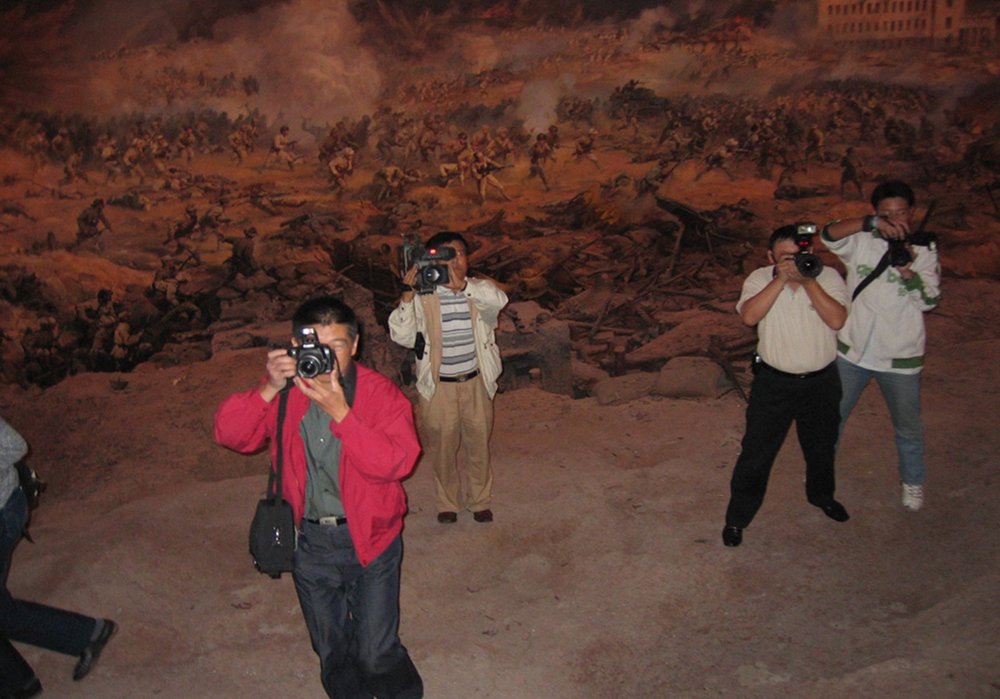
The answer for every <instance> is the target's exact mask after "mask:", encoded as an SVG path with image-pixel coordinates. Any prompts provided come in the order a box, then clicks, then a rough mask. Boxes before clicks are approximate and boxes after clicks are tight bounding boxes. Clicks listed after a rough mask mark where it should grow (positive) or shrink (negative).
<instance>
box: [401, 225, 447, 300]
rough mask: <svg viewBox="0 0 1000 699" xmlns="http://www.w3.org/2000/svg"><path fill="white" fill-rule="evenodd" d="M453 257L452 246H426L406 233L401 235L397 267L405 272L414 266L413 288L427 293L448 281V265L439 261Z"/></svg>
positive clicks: (421, 292)
mask: <svg viewBox="0 0 1000 699" xmlns="http://www.w3.org/2000/svg"><path fill="white" fill-rule="evenodd" d="M454 257H455V249H454V248H452V247H441V248H426V247H424V246H423V244H422V243H421V242H420V241H419V240H418V239H417V238H416V236H415V235H414V234H408V235H404V236H403V244H402V245H401V246H400V248H399V269H400V270H401V271H402V272H404V273H405V272H406V271H407V270H408V269H410V267H416V268H417V281H416V283H415V284H414V285H413V288H414V290H415V291H416V292H417V293H418V294H429V293H431V292H432V291H434V287H436V286H437V285H438V284H447V283H448V266H447V265H443V264H439V263H440V262H443V261H446V260H451V259H453V258H454Z"/></svg>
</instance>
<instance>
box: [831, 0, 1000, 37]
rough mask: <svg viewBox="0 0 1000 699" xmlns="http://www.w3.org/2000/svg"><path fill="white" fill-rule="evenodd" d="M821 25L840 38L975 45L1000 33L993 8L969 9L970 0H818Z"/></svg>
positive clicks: (832, 35)
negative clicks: (973, 11) (975, 11)
mask: <svg viewBox="0 0 1000 699" xmlns="http://www.w3.org/2000/svg"><path fill="white" fill-rule="evenodd" d="M818 4H819V17H818V19H819V28H820V31H822V32H823V33H824V34H826V35H827V36H828V37H829V38H830V39H832V40H833V41H835V42H837V43H861V44H866V45H870V46H876V47H877V46H881V47H888V46H904V45H909V44H915V45H923V46H935V47H948V46H950V47H955V48H963V47H964V48H972V47H976V46H985V45H987V44H990V43H993V42H994V41H996V39H997V23H998V18H997V17H996V15H995V13H988V14H970V13H969V12H968V8H967V3H966V0H878V1H877V2H843V0H819V3H818Z"/></svg>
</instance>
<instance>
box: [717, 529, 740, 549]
mask: <svg viewBox="0 0 1000 699" xmlns="http://www.w3.org/2000/svg"><path fill="white" fill-rule="evenodd" d="M722 543H724V544H725V545H726V546H739V545H740V544H742V543H743V530H742V529H740V528H739V527H731V526H726V527H725V528H724V529H723V530H722Z"/></svg>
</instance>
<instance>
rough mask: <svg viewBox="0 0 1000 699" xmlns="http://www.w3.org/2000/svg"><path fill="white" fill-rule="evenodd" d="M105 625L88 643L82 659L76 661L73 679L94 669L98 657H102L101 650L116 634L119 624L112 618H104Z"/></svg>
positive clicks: (77, 679)
mask: <svg viewBox="0 0 1000 699" xmlns="http://www.w3.org/2000/svg"><path fill="white" fill-rule="evenodd" d="M103 621H104V626H103V627H101V633H99V634H98V635H97V638H95V639H94V640H93V641H91V642H90V643H89V644H87V647H86V648H84V650H83V653H81V654H80V659H79V660H78V661H77V663H76V667H75V668H73V680H74V681H77V682H78V681H80V680H82V679H83V678H84V677H86V676H87V674H88V673H89V672H90V671H91V670H92V669H93V667H94V663H96V662H97V659H98V658H99V657H101V651H103V650H104V646H106V645H107V644H108V641H110V640H111V637H112V636H114V635H115V631H117V630H118V624H116V623H115V622H113V621H111V619H104V620H103Z"/></svg>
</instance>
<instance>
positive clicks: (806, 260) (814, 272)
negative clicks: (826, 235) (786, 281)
mask: <svg viewBox="0 0 1000 699" xmlns="http://www.w3.org/2000/svg"><path fill="white" fill-rule="evenodd" d="M795 267H796V268H797V269H798V270H799V274H801V275H802V276H803V277H805V278H806V279H814V278H815V277H818V276H819V273H820V272H822V271H823V261H822V260H821V259H819V258H818V257H817V256H816V255H813V254H811V253H807V252H800V253H799V254H797V255H796V256H795Z"/></svg>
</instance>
